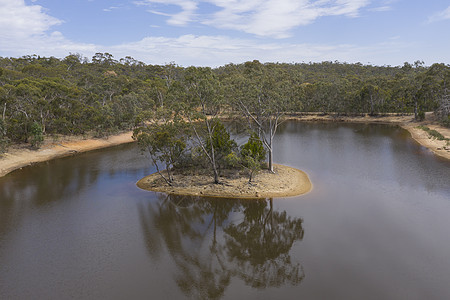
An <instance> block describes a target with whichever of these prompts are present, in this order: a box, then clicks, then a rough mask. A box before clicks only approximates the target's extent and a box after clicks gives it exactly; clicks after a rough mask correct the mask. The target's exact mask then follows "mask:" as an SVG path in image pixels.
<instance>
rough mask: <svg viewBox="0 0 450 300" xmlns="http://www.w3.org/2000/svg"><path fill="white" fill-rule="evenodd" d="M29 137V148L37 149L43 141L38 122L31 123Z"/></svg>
mask: <svg viewBox="0 0 450 300" xmlns="http://www.w3.org/2000/svg"><path fill="white" fill-rule="evenodd" d="M30 135H31V136H30V142H31V147H33V148H39V147H40V146H41V144H42V142H43V141H44V134H43V133H42V127H41V125H40V124H39V123H38V122H33V124H31V129H30Z"/></svg>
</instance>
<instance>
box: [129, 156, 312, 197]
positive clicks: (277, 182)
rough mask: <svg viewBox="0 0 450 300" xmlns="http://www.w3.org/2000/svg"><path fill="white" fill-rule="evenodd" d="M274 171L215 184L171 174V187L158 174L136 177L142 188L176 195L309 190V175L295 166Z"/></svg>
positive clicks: (288, 193) (278, 194) (253, 194)
mask: <svg viewBox="0 0 450 300" xmlns="http://www.w3.org/2000/svg"><path fill="white" fill-rule="evenodd" d="M274 171H275V173H270V172H268V171H267V170H263V171H261V172H260V173H259V174H257V175H256V176H255V178H254V179H253V184H251V185H250V184H248V178H247V177H246V176H239V177H237V178H233V179H230V178H221V179H220V181H221V183H220V184H214V183H213V182H212V177H211V176H207V175H195V176H194V175H181V174H177V175H175V176H174V184H173V186H168V185H167V184H166V183H165V182H164V180H163V179H162V178H161V176H160V175H159V174H157V173H154V174H151V175H149V176H146V177H144V178H142V179H141V180H139V181H138V182H137V186H138V187H140V188H141V189H144V190H149V191H154V192H164V193H168V194H176V195H191V196H208V197H223V198H275V197H276V198H278V197H291V196H298V195H301V194H305V193H307V192H309V191H310V190H311V189H312V184H311V181H310V180H309V178H308V175H307V174H306V173H305V172H303V171H300V170H298V169H295V168H291V167H287V166H282V165H277V164H275V165H274Z"/></svg>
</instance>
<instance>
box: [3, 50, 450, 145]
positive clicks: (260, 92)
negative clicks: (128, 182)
mask: <svg viewBox="0 0 450 300" xmlns="http://www.w3.org/2000/svg"><path fill="white" fill-rule="evenodd" d="M449 84H450V66H449V65H445V64H434V65H432V66H424V65H423V63H422V62H419V61H418V62H415V63H413V64H410V63H405V64H404V65H403V66H395V67H393V66H372V65H362V64H348V63H339V62H322V63H291V64H285V63H264V64H262V63H260V62H258V61H253V62H246V63H243V64H228V65H225V66H221V67H218V68H215V69H211V68H204V67H188V68H184V67H180V66H177V65H176V64H174V63H171V64H166V65H147V64H145V63H142V62H140V61H137V60H135V59H133V58H131V57H125V58H122V59H119V60H116V59H114V57H113V56H112V55H111V54H109V53H97V54H96V55H95V56H94V57H92V59H91V60H89V59H87V58H85V57H82V56H81V55H79V54H71V55H68V56H67V57H65V58H63V59H58V58H55V57H39V56H36V55H31V56H24V57H20V58H2V57H0V109H1V118H0V148H1V150H2V151H4V150H5V149H6V147H7V146H8V144H11V143H20V142H30V143H32V144H38V143H39V142H40V141H41V140H42V137H43V136H45V135H49V134H64V135H80V134H86V133H94V134H95V135H96V136H103V135H108V134H112V133H114V132H117V131H120V130H125V129H127V130H130V129H133V128H136V127H137V126H140V124H143V122H145V121H147V120H150V119H152V118H154V115H155V112H158V111H160V110H161V109H164V110H165V111H171V112H178V111H185V110H186V109H188V108H190V109H194V110H195V109H197V110H200V109H201V107H202V105H203V103H202V101H197V102H195V101H194V102H193V101H192V99H194V98H195V97H197V98H198V99H200V100H201V99H202V98H203V97H204V96H205V95H206V97H207V98H208V101H213V102H214V107H213V111H204V112H205V113H206V114H215V115H225V114H227V113H233V112H237V111H241V112H244V115H245V116H246V117H248V118H255V117H256V118H255V119H254V121H257V120H258V118H260V117H261V115H260V114H258V112H256V110H258V109H260V111H259V112H260V113H261V112H264V113H267V112H269V114H270V116H271V117H274V118H275V119H277V118H279V117H282V115H283V114H286V113H302V112H318V113H324V114H326V113H336V114H344V115H345V114H352V115H353V114H366V113H367V114H370V115H379V114H385V113H399V114H404V113H409V114H413V113H414V114H415V116H416V118H417V119H420V118H423V116H424V112H425V111H435V112H436V113H437V114H438V116H439V117H440V118H441V120H442V122H443V124H446V126H449V124H450V121H449V110H450V104H449V102H450V92H449V87H448V85H449ZM249 99H250V100H249ZM252 101H253V102H252ZM261 103H263V104H264V105H263V106H261ZM255 112H256V113H255ZM269 126H270V124H269ZM274 129H275V130H276V128H274ZM269 133H270V132H269ZM267 142H270V141H269V140H268V141H267ZM266 146H267V145H266Z"/></svg>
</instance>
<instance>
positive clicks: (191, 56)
mask: <svg viewBox="0 0 450 300" xmlns="http://www.w3.org/2000/svg"><path fill="white" fill-rule="evenodd" d="M410 46H411V45H404V44H401V43H400V42H397V41H390V42H386V43H382V44H377V45H370V47H369V46H367V47H362V46H357V45H349V44H338V45H320V44H289V43H264V42H260V41H255V40H247V39H237V38H230V37H226V36H195V35H183V36H180V37H178V38H166V37H147V38H144V39H142V40H141V41H138V42H134V43H128V44H122V45H116V46H113V47H109V48H107V49H104V50H102V51H107V52H109V53H112V54H113V55H114V56H116V57H119V58H120V57H125V56H127V55H131V56H133V57H134V58H136V59H138V60H141V61H144V62H146V63H149V64H164V63H167V62H171V61H174V62H176V63H178V64H180V65H183V66H189V65H196V66H212V67H215V66H220V65H224V64H227V63H241V62H245V61H250V60H254V59H258V60H260V61H262V62H302V61H305V62H309V61H315V62H317V61H324V60H326V61H335V60H338V61H342V62H358V61H359V62H362V63H367V62H369V61H370V62H372V63H374V64H393V65H396V64H401V63H402V62H403V61H404V60H405V59H406V60H407V59H409V58H408V57H405V55H404V53H405V50H406V49H408V48H409V47H410ZM386 57H389V58H390V61H387V60H386V59H385V58H386ZM397 60H398V62H396V61H397Z"/></svg>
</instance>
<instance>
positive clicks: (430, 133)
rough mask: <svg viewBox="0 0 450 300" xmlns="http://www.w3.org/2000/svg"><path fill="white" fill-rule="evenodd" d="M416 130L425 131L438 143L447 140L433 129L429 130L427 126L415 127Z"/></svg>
mask: <svg viewBox="0 0 450 300" xmlns="http://www.w3.org/2000/svg"><path fill="white" fill-rule="evenodd" d="M417 128H419V129H422V130H424V131H426V132H427V133H428V134H429V135H430V136H431V137H432V138H435V139H437V140H439V141H448V140H449V139H446V138H445V137H444V136H443V135H442V134H441V133H440V132H438V131H436V130H434V129H430V128H428V127H427V126H422V125H420V126H417Z"/></svg>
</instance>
